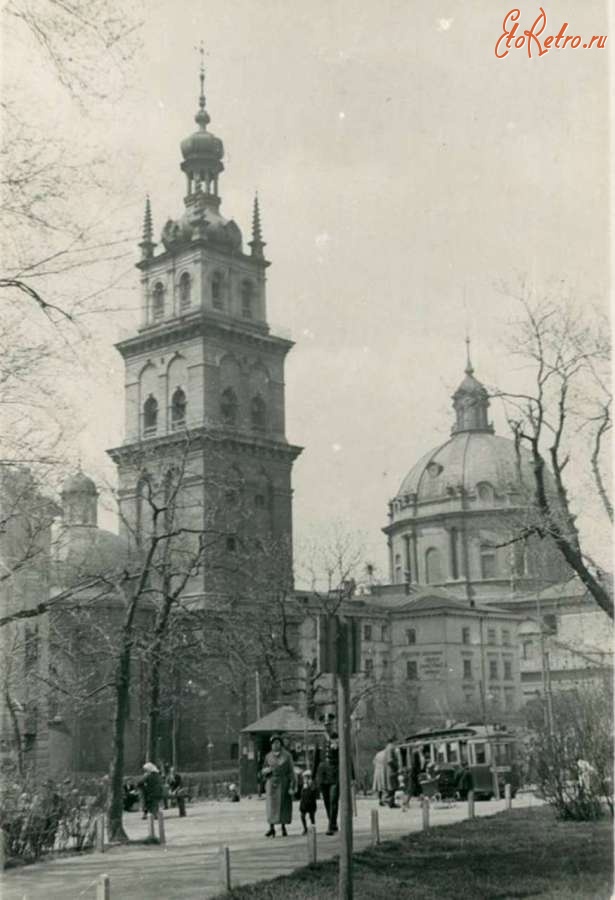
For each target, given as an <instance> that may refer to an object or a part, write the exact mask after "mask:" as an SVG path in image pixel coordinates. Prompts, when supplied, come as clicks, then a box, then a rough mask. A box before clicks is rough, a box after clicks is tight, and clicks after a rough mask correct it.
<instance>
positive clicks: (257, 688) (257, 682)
mask: <svg viewBox="0 0 615 900" xmlns="http://www.w3.org/2000/svg"><path fill="white" fill-rule="evenodd" d="M254 682H255V693H256V721H257V722H258V720H259V719H260V718H261V717H262V714H263V713H262V708H261V707H262V704H261V676H260V673H259V671H258V669H257V670H256V672H255V673H254Z"/></svg>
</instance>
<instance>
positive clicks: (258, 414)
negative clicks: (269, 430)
mask: <svg viewBox="0 0 615 900" xmlns="http://www.w3.org/2000/svg"><path fill="white" fill-rule="evenodd" d="M250 415H251V419H252V427H253V428H259V429H261V430H262V429H264V428H265V427H266V424H267V408H266V406H265V401H264V400H263V398H262V397H261V395H260V394H257V395H256V397H252V403H251V405H250Z"/></svg>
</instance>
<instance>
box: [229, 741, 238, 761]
mask: <svg viewBox="0 0 615 900" xmlns="http://www.w3.org/2000/svg"><path fill="white" fill-rule="evenodd" d="M238 759H239V744H231V761H232V762H235V761H236V760H238Z"/></svg>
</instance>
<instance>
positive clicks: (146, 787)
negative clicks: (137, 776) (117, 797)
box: [138, 762, 164, 819]
mask: <svg viewBox="0 0 615 900" xmlns="http://www.w3.org/2000/svg"><path fill="white" fill-rule="evenodd" d="M143 771H144V772H145V775H144V776H143V778H142V779H141V780H140V781H139V784H138V787H139V788H140V790H141V794H142V795H143V818H144V819H146V818H147V816H148V814H149V815H152V816H157V815H158V807H159V806H160V803H161V801H162V797H163V794H164V785H163V783H162V778H161V777H160V772H159V771H158V768H157V767H156V766H155V765H154V763H151V762H146V763H145V765H144V766H143Z"/></svg>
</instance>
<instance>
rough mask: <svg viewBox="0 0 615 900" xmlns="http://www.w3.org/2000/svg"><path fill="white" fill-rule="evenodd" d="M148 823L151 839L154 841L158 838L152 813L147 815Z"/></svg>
mask: <svg viewBox="0 0 615 900" xmlns="http://www.w3.org/2000/svg"><path fill="white" fill-rule="evenodd" d="M147 824H148V827H149V839H150V840H151V841H153V840H155V839H156V830H155V828H154V817H153V815H152V814H151V813H149V814H148V816H147Z"/></svg>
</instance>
